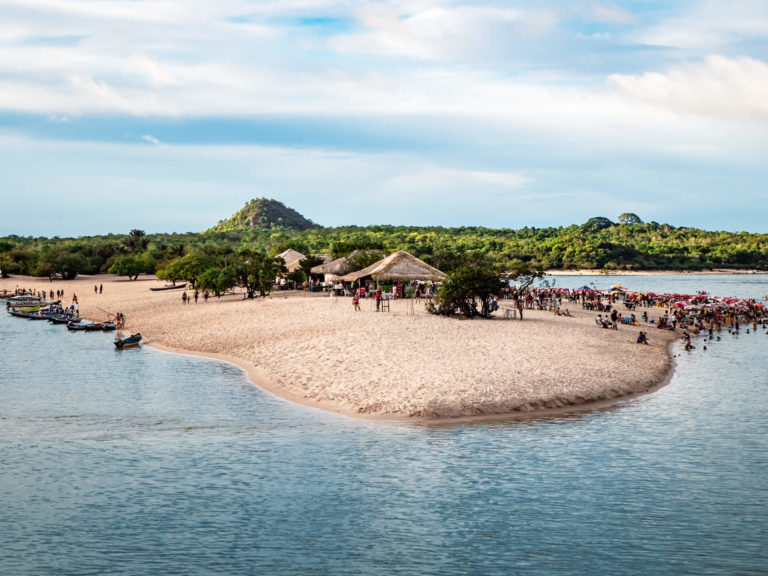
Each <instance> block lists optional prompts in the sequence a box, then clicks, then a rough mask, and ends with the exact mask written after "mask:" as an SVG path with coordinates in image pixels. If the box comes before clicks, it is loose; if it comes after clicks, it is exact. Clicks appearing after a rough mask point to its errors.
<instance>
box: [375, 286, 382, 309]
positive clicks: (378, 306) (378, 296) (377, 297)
mask: <svg viewBox="0 0 768 576" xmlns="http://www.w3.org/2000/svg"><path fill="white" fill-rule="evenodd" d="M374 299H375V300H376V312H378V311H379V310H380V309H381V290H380V289H379V290H376V296H374Z"/></svg>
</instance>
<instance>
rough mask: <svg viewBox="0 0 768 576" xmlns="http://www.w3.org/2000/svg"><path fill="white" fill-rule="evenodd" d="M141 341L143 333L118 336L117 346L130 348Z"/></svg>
mask: <svg viewBox="0 0 768 576" xmlns="http://www.w3.org/2000/svg"><path fill="white" fill-rule="evenodd" d="M139 342H141V334H140V333H137V334H132V335H131V336H128V337H127V338H116V339H115V348H117V349H118V350H121V349H123V348H130V347H132V346H138V345H139Z"/></svg>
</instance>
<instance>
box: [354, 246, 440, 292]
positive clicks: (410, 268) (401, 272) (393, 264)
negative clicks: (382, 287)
mask: <svg viewBox="0 0 768 576" xmlns="http://www.w3.org/2000/svg"><path fill="white" fill-rule="evenodd" d="M446 278H448V276H447V275H446V274H445V273H443V272H441V271H440V270H438V269H437V268H435V267H434V266H430V265H429V264H427V263H426V262H424V261H423V260H419V259H418V258H416V256H414V255H413V254H409V253H408V252H404V251H403V250H399V251H397V252H395V253H394V254H390V255H389V256H387V257H386V258H384V259H382V260H379V261H378V262H376V263H374V264H371V265H370V266H368V267H367V268H363V269H362V270H358V271H357V272H351V273H349V274H345V275H344V276H342V277H341V279H342V280H343V281H344V282H352V283H354V284H356V285H357V286H362V285H371V284H373V283H375V284H376V285H379V284H381V283H397V282H401V283H404V282H429V281H431V282H442V281H444V280H445V279H446Z"/></svg>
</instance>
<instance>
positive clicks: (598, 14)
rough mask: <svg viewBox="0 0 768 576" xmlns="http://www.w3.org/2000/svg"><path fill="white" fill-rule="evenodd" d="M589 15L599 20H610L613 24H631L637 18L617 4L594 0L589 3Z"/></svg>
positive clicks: (592, 18)
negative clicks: (594, 0)
mask: <svg viewBox="0 0 768 576" xmlns="http://www.w3.org/2000/svg"><path fill="white" fill-rule="evenodd" d="M589 8H590V11H589V16H590V17H591V18H590V19H591V20H595V21H597V22H610V23H612V24H631V23H632V22H634V21H635V20H636V18H635V16H634V14H632V13H631V12H628V11H626V10H622V9H621V8H619V7H617V6H613V5H610V4H602V3H600V2H593V3H592V4H590V5H589Z"/></svg>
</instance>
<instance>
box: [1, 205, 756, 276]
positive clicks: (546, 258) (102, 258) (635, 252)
mask: <svg viewBox="0 0 768 576" xmlns="http://www.w3.org/2000/svg"><path fill="white" fill-rule="evenodd" d="M287 248H292V249H294V250H297V251H299V252H301V253H303V254H307V255H310V254H317V253H330V254H331V255H332V256H333V257H340V256H347V255H349V254H350V253H351V252H352V251H355V250H357V251H358V258H364V259H365V260H366V262H367V261H368V260H370V259H371V258H374V257H376V256H377V255H379V254H389V253H391V252H394V251H395V250H405V251H407V252H410V253H412V254H414V255H415V256H417V257H419V258H421V259H423V260H424V261H426V262H428V263H429V264H431V265H433V266H435V267H437V268H439V269H440V270H443V271H444V272H447V273H451V272H452V271H454V270H456V269H458V268H460V267H462V266H464V265H466V264H467V262H476V261H481V260H482V261H484V262H490V263H491V264H493V265H496V266H501V267H507V268H514V267H516V266H521V265H525V266H527V267H530V268H534V269H576V268H593V269H603V270H616V271H621V270H689V271H696V270H705V269H711V268H732V269H758V270H768V235H767V234H750V233H745V232H722V231H715V232H712V231H705V230H700V229H696V228H686V227H682V228H676V227H674V226H670V225H668V224H659V223H656V222H648V223H644V222H642V221H641V220H640V219H639V218H637V217H636V216H635V215H633V214H629V215H627V214H623V215H622V216H621V217H620V219H619V221H618V222H612V221H611V220H608V219H607V218H601V217H598V218H591V219H590V220H588V221H587V222H586V223H584V224H582V225H572V226H568V227H557V228H554V227H549V228H534V227H525V228H520V229H517V230H511V229H492V228H483V227H475V226H468V227H460V228H443V227H413V226H385V225H381V226H366V227H358V226H346V227H337V228H309V229H304V230H292V229H288V228H282V227H274V226H272V227H269V228H258V227H242V228H239V229H233V230H216V229H212V230H208V231H206V232H200V233H187V234H145V233H144V232H143V231H141V230H132V231H131V232H130V233H128V234H123V235H120V234H110V235H104V236H90V237H79V238H59V237H53V238H34V237H21V236H5V237H2V238H0V273H1V274H2V275H3V276H7V275H9V274H28V275H32V276H42V277H45V276H56V277H61V278H74V277H76V276H77V275H78V274H97V273H100V272H111V273H114V274H119V275H123V276H128V277H131V278H135V277H137V276H138V275H139V274H142V273H147V274H151V273H155V272H158V275H163V277H167V278H170V277H171V276H172V275H173V274H170V273H169V272H168V271H169V270H170V271H171V272H173V271H174V270H176V269H177V268H178V267H179V266H182V264H181V263H180V261H181V259H183V258H186V260H184V262H187V263H189V262H191V261H195V262H196V263H197V264H200V265H202V264H201V263H208V264H211V266H210V267H213V268H219V269H226V270H227V272H226V274H225V277H222V278H221V279H220V282H219V284H218V285H219V286H221V285H223V284H225V283H226V282H225V279H226V278H231V276H232V275H233V274H234V275H235V276H238V271H237V270H236V268H237V266H239V265H242V264H243V262H246V261H249V262H250V261H252V262H257V261H258V262H261V263H262V264H263V266H265V267H266V266H267V260H268V259H269V258H273V257H274V256H275V255H276V254H279V253H280V252H282V251H283V250H286V249H287ZM360 255H363V256H360ZM365 255H368V257H366V256H365ZM238 261H239V262H240V264H237V262H238ZM364 263H365V262H360V263H359V265H360V267H362V264H364ZM368 263H369V262H368ZM309 264H312V265H314V263H313V262H312V261H308V262H306V263H304V267H303V268H301V269H300V270H299V271H296V272H294V273H293V277H292V279H294V280H300V279H301V278H306V276H307V273H308V271H309V270H308V269H309V267H310V266H309ZM195 270H196V273H199V266H198V267H197V268H195ZM166 274H170V275H166ZM239 276H242V274H239ZM208 279H209V281H210V282H211V283H212V284H213V283H214V282H213V273H211V274H209V275H208Z"/></svg>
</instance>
